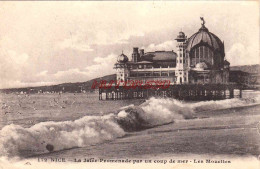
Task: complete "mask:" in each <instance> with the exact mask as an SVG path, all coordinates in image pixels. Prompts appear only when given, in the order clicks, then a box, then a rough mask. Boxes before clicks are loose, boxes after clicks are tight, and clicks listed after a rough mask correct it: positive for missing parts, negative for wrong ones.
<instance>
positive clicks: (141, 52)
mask: <svg viewBox="0 0 260 169" xmlns="http://www.w3.org/2000/svg"><path fill="white" fill-rule="evenodd" d="M142 56H144V49H140V57H142Z"/></svg>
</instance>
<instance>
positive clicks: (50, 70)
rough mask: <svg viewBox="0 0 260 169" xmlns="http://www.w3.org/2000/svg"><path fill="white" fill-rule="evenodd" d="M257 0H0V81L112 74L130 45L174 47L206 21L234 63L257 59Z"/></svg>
mask: <svg viewBox="0 0 260 169" xmlns="http://www.w3.org/2000/svg"><path fill="white" fill-rule="evenodd" d="M258 3H259V2H258V1H247V2H246V1H231V2H229V1H221V2H217V1H209V2H203V1H193V2H188V1H185V2H178V1H149V2H147V1H146V2H140V1H139V2H130V1H124V2H122V1H121V2H103V1H99V2H93V1H92V2H82V1H76V2H69V1H63V2H61V1H55V2H50V1H49V2H46V1H38V2H33V1H24V2H11V1H4V2H3V1H2V2H0V88H13V87H28V86H40V85H52V84H60V83H65V82H84V81H87V80H90V79H93V78H96V77H101V76H104V75H109V74H113V73H115V70H114V69H113V65H114V63H115V62H116V59H117V56H118V55H120V54H121V53H122V51H123V52H124V54H126V55H127V56H128V57H129V59H130V58H131V52H132V50H133V47H139V48H143V49H144V50H145V52H148V51H155V50H174V51H176V41H175V40H174V39H175V38H176V36H177V35H178V33H179V32H180V31H183V32H184V33H185V34H186V35H187V36H188V37H190V36H191V35H193V34H194V33H196V32H197V31H198V30H199V28H200V27H201V21H200V17H204V19H205V21H206V24H205V26H206V27H207V28H208V29H209V31H210V32H212V33H214V34H215V35H217V36H218V37H219V38H220V39H221V40H222V41H224V43H225V52H226V59H227V60H228V61H229V62H230V63H231V66H234V65H245V64H259V4H258Z"/></svg>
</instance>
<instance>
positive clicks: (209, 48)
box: [114, 18, 230, 84]
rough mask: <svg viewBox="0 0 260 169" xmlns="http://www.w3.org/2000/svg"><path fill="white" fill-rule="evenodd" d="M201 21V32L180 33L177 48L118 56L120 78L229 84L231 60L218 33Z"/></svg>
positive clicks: (135, 48)
mask: <svg viewBox="0 0 260 169" xmlns="http://www.w3.org/2000/svg"><path fill="white" fill-rule="evenodd" d="M201 20H202V24H201V28H200V29H199V31H198V32H196V33H195V34H193V35H192V36H191V37H189V38H187V36H186V35H185V33H184V32H179V34H178V36H177V38H175V40H176V41H177V51H176V52H174V51H173V50H172V51H154V52H145V51H144V49H140V50H139V49H138V48H137V47H134V48H133V53H132V57H131V60H129V58H128V57H127V56H126V55H125V54H124V53H122V54H121V55H119V56H118V59H117V63H115V66H114V68H115V69H116V75H117V81H129V80H140V81H142V82H146V81H154V80H167V81H170V84H226V83H228V82H229V66H230V63H229V62H228V61H227V60H226V59H225V46H224V41H223V42H222V41H221V40H220V38H218V37H217V36H216V35H215V34H213V33H211V32H210V31H209V30H208V29H207V28H206V26H205V21H204V19H203V18H201Z"/></svg>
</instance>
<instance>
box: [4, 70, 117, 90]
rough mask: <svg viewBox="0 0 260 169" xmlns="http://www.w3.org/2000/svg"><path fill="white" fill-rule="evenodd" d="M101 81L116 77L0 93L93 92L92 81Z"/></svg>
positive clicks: (109, 76)
mask: <svg viewBox="0 0 260 169" xmlns="http://www.w3.org/2000/svg"><path fill="white" fill-rule="evenodd" d="M101 80H106V81H108V82H109V81H110V80H116V75H115V74H112V75H107V76H103V77H99V78H95V79H92V80H89V81H86V82H77V83H62V84H58V85H51V86H39V87H26V88H11V89H0V92H3V93H13V92H19V93H20V92H26V93H38V92H60V91H62V92H72V93H74V92H77V93H79V92H94V90H93V89H91V86H92V84H93V82H94V81H98V82H99V81H101Z"/></svg>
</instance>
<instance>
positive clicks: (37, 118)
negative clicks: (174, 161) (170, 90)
mask: <svg viewBox="0 0 260 169" xmlns="http://www.w3.org/2000/svg"><path fill="white" fill-rule="evenodd" d="M237 92H238V91H237ZM242 96H243V97H242V98H233V99H226V100H211V101H199V102H186V101H181V100H176V99H173V98H155V97H152V98H149V99H147V100H142V99H136V100H117V101H105V100H103V101H100V100H98V94H96V93H63V94H57V93H49V94H30V95H28V94H1V96H0V106H1V108H0V156H1V157H5V158H8V159H12V158H19V159H41V158H48V157H52V158H53V157H57V158H61V157H62V158H65V159H66V160H67V161H71V162H75V160H76V159H82V158H84V159H91V158H94V159H126V158H128V159H133V158H138V159H148V158H155V159H156V158H167V157H178V156H184V157H187V156H193V155H194V156H197V155H199V156H207V157H208V156H222V157H223V156H229V157H236V156H237V157H241V156H242V157H243V156H246V157H247V156H254V157H258V155H259V154H260V144H259V143H260V131H259V126H260V125H259V122H260V91H253V90H246V91H243V94H242Z"/></svg>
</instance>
